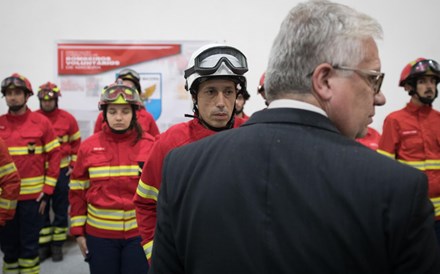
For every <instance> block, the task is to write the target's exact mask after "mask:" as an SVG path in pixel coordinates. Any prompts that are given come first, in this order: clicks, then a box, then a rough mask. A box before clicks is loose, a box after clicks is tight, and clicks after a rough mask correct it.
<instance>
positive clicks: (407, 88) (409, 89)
mask: <svg viewBox="0 0 440 274" xmlns="http://www.w3.org/2000/svg"><path fill="white" fill-rule="evenodd" d="M403 88H404V89H405V91H408V92H410V91H412V89H413V87H412V86H411V85H410V84H405V85H404V86H403Z"/></svg>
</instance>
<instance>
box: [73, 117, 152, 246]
mask: <svg viewBox="0 0 440 274" xmlns="http://www.w3.org/2000/svg"><path fill="white" fill-rule="evenodd" d="M135 139H136V132H135V131H134V130H130V131H128V132H126V133H123V134H115V133H112V132H111V131H110V129H109V128H108V126H107V125H104V127H103V130H102V131H100V132H98V133H95V134H94V135H92V136H91V137H89V138H88V139H86V140H85V141H83V143H82V144H81V146H80V148H79V151H78V161H77V163H76V165H75V167H74V170H73V173H72V175H71V181H70V191H69V201H70V204H71V210H70V217H71V228H70V232H71V234H72V235H76V236H83V235H85V234H87V235H91V236H95V237H100V238H111V239H129V238H132V237H135V236H138V235H139V232H138V229H137V227H138V225H137V223H136V216H135V210H134V205H133V201H132V199H133V195H134V193H135V192H136V187H137V184H138V181H139V175H140V171H141V167H142V165H143V163H144V161H145V157H146V155H147V153H148V152H149V150H150V149H151V146H152V144H153V141H154V139H153V137H152V136H150V135H148V134H145V135H144V137H143V138H142V139H141V140H139V141H138V142H137V143H136V144H135V145H133V144H134V142H135Z"/></svg>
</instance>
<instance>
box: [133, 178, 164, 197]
mask: <svg viewBox="0 0 440 274" xmlns="http://www.w3.org/2000/svg"><path fill="white" fill-rule="evenodd" d="M136 193H137V195H139V196H141V197H142V198H145V199H152V200H155V201H156V202H157V196H159V190H158V189H157V188H155V187H153V186H149V185H147V184H146V183H144V182H142V180H139V184H138V187H137V189H136Z"/></svg>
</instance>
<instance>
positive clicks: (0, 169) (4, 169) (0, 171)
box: [0, 162, 17, 178]
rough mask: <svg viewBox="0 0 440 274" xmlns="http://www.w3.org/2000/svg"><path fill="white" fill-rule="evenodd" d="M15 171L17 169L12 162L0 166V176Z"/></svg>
mask: <svg viewBox="0 0 440 274" xmlns="http://www.w3.org/2000/svg"><path fill="white" fill-rule="evenodd" d="M15 171H17V168H16V167H15V164H14V163H13V162H12V163H9V164H6V165H3V166H0V178H1V177H3V176H6V175H9V174H11V173H13V172H15Z"/></svg>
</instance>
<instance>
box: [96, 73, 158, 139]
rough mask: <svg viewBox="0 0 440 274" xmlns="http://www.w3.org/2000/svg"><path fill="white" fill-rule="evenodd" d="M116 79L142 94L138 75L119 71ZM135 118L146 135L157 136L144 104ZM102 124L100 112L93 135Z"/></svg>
mask: <svg viewBox="0 0 440 274" xmlns="http://www.w3.org/2000/svg"><path fill="white" fill-rule="evenodd" d="M117 79H122V80H123V83H124V85H127V86H129V87H132V88H136V90H137V91H138V92H139V95H140V94H141V93H142V89H141V82H140V80H141V78H140V76H139V73H137V72H136V71H134V70H132V69H123V70H121V71H120V72H119V73H118V74H117V76H116V80H117ZM136 116H137V120H138V122H139V124H140V125H141V127H142V129H143V130H144V131H145V132H147V133H148V134H150V135H152V136H153V137H154V136H157V135H159V128H158V127H157V125H156V121H154V118H153V115H151V114H150V113H149V112H148V111H147V110H146V109H145V106H144V104H142V106H141V107H140V108H139V109H138V110H137V111H136ZM103 124H105V123H104V119H103V117H102V112H100V113H99V115H98V118H97V119H96V122H95V129H94V131H93V132H94V133H96V132H98V131H101V130H102V126H103Z"/></svg>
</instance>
